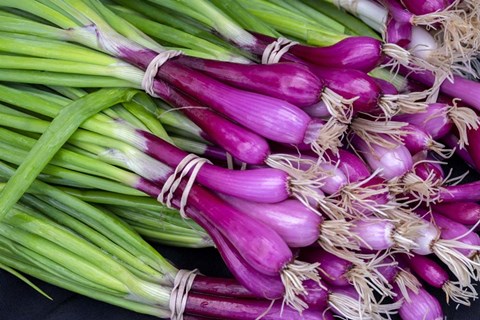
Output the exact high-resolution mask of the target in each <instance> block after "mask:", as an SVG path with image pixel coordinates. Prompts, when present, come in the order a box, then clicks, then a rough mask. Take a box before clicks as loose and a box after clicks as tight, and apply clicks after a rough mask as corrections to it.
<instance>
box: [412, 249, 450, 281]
mask: <svg viewBox="0 0 480 320" xmlns="http://www.w3.org/2000/svg"><path fill="white" fill-rule="evenodd" d="M408 260H409V266H410V268H411V269H412V270H413V272H415V274H416V275H417V276H418V277H419V278H421V279H422V280H423V281H425V282H426V283H428V284H429V285H431V286H432V287H435V288H442V286H443V285H444V284H445V282H447V281H448V280H449V279H448V273H447V272H446V271H445V270H443V268H442V267H441V266H440V265H439V264H438V263H436V262H435V261H433V260H431V259H430V258H427V257H426V256H420V255H413V256H411V257H410V258H409V259H408Z"/></svg>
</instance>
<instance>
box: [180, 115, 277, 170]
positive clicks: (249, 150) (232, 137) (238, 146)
mask: <svg viewBox="0 0 480 320" xmlns="http://www.w3.org/2000/svg"><path fill="white" fill-rule="evenodd" d="M182 112H183V113H185V114H186V115H187V117H189V118H190V120H192V121H193V122H195V124H197V125H198V126H199V127H200V128H202V130H203V131H205V133H206V134H207V135H208V139H209V140H210V141H212V142H214V143H215V144H217V145H219V146H221V147H222V148H223V149H224V150H225V151H227V152H228V153H230V154H231V155H232V157H234V158H236V159H238V160H240V161H242V162H245V163H248V164H263V163H264V162H265V159H266V158H267V157H268V155H269V154H270V148H269V146H268V142H267V141H266V140H265V139H264V138H263V137H261V136H259V135H257V134H255V133H253V132H252V131H250V130H248V129H245V128H243V127H241V126H239V125H236V124H234V123H233V122H231V121H229V120H228V119H225V118H223V117H221V116H220V115H218V114H216V113H214V112H212V111H211V110H205V109H197V108H192V109H183V110H182Z"/></svg>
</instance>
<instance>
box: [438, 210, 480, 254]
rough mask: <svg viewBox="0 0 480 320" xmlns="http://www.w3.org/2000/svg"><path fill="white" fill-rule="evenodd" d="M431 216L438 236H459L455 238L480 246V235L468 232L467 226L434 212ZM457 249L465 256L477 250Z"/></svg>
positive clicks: (453, 237)
mask: <svg viewBox="0 0 480 320" xmlns="http://www.w3.org/2000/svg"><path fill="white" fill-rule="evenodd" d="M432 216H433V219H434V220H435V224H436V225H437V227H438V228H439V229H440V238H442V239H445V240H450V239H456V238H458V237H461V238H459V239H457V240H458V241H460V242H462V243H466V244H469V245H474V246H480V237H479V236H478V234H476V233H475V232H469V230H470V229H469V228H468V227H466V226H464V225H463V224H461V223H458V222H455V221H453V220H451V219H449V218H447V217H444V216H442V215H441V214H438V213H435V212H434V213H432ZM467 233H468V234H467ZM457 250H458V251H459V252H462V253H463V254H464V255H465V256H467V257H470V256H472V255H473V254H475V253H476V252H477V250H468V249H457Z"/></svg>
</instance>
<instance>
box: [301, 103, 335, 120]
mask: <svg viewBox="0 0 480 320" xmlns="http://www.w3.org/2000/svg"><path fill="white" fill-rule="evenodd" d="M303 111H305V112H306V113H308V115H309V116H311V117H312V118H328V117H330V116H331V115H330V112H329V111H328V109H327V106H326V105H325V102H323V101H320V102H318V103H315V104H314V105H311V106H309V107H305V108H303Z"/></svg>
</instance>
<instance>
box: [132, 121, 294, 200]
mask: <svg viewBox="0 0 480 320" xmlns="http://www.w3.org/2000/svg"><path fill="white" fill-rule="evenodd" d="M136 132H137V134H138V135H140V136H142V137H144V138H145V141H146V148H145V152H146V153H147V154H148V155H150V156H152V157H154V158H156V159H158V160H160V161H162V162H163V163H165V164H167V165H168V166H170V167H172V168H175V167H176V166H178V164H179V163H180V162H181V161H182V160H183V159H184V158H185V157H186V156H187V153H186V152H184V151H182V150H180V149H178V148H177V147H175V146H173V145H171V144H169V143H168V142H166V141H163V140H161V139H158V138H157V137H156V136H154V135H152V134H150V133H148V132H145V131H141V130H137V131H136ZM196 179H197V181H198V183H200V184H202V185H204V186H206V187H208V188H210V189H212V190H215V191H218V192H223V193H225V194H229V195H232V196H235V197H238V198H242V199H248V200H250V201H257V202H262V201H263V202H278V201H282V200H285V199H287V198H288V197H289V196H290V193H289V186H288V180H289V177H288V174H287V173H285V172H284V171H282V170H278V169H272V168H264V169H250V170H243V171H239V170H230V169H225V168H222V167H217V166H214V165H211V164H208V163H206V164H204V165H203V166H202V168H201V169H200V171H199V172H198V175H197V178H196Z"/></svg>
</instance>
